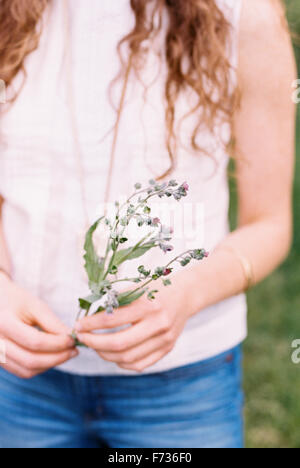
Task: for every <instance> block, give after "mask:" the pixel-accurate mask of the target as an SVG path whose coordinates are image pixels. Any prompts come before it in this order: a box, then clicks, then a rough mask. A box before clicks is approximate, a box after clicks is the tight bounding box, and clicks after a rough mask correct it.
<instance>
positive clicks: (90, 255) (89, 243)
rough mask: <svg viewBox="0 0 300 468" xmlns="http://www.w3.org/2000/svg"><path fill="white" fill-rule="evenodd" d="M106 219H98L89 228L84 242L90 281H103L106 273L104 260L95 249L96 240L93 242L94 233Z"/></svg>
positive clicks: (86, 268) (86, 266)
mask: <svg viewBox="0 0 300 468" xmlns="http://www.w3.org/2000/svg"><path fill="white" fill-rule="evenodd" d="M103 219H104V216H102V218H100V219H98V221H96V222H95V223H94V224H93V225H92V226H91V227H90V229H89V230H88V232H87V234H86V237H85V244H84V250H85V255H84V260H85V265H84V267H85V270H86V272H87V275H88V278H89V281H90V282H91V283H96V284H97V283H99V281H101V279H102V277H103V274H104V260H102V259H101V258H100V257H99V256H98V255H97V252H96V250H95V246H94V242H93V234H94V232H95V231H96V229H97V227H98V226H99V224H100V223H101V221H102V220H103Z"/></svg>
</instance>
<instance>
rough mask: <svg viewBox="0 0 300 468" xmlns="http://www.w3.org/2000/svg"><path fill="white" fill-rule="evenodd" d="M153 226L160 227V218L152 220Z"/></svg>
mask: <svg viewBox="0 0 300 468" xmlns="http://www.w3.org/2000/svg"><path fill="white" fill-rule="evenodd" d="M152 224H153V226H158V225H159V224H160V219H159V218H154V219H152Z"/></svg>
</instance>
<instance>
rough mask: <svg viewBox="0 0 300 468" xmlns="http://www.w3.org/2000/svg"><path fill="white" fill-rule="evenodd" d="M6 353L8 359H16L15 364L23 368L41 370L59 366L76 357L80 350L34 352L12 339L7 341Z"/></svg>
mask: <svg viewBox="0 0 300 468" xmlns="http://www.w3.org/2000/svg"><path fill="white" fill-rule="evenodd" d="M6 355H7V358H8V359H10V360H12V361H14V363H15V364H17V365H19V366H21V367H22V368H23V369H26V370H29V371H41V370H47V369H52V368H53V367H57V366H59V365H60V364H63V363H64V362H66V361H69V360H70V359H73V358H75V357H76V356H78V351H77V350H74V349H73V350H68V351H64V352H60V353H53V354H50V353H49V354H40V353H32V352H30V351H27V350H25V349H23V348H21V347H20V346H18V345H17V344H15V343H13V342H11V341H7V342H6Z"/></svg>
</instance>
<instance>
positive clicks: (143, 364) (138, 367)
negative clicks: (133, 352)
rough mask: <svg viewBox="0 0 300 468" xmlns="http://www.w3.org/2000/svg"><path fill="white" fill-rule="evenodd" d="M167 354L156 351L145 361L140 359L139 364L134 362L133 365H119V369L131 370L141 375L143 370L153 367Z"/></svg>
mask: <svg viewBox="0 0 300 468" xmlns="http://www.w3.org/2000/svg"><path fill="white" fill-rule="evenodd" d="M167 354H168V352H166V351H162V350H160V351H157V352H156V353H153V354H151V355H150V356H148V357H147V358H145V359H142V360H141V361H139V362H135V363H134V364H120V365H119V367H121V368H122V369H126V370H132V371H134V372H138V373H141V372H143V371H144V370H145V369H148V368H149V367H151V366H154V364H156V363H157V362H158V361H160V360H161V359H162V358H163V357H165V356H166V355H167Z"/></svg>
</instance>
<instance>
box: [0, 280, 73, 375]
mask: <svg viewBox="0 0 300 468" xmlns="http://www.w3.org/2000/svg"><path fill="white" fill-rule="evenodd" d="M35 327H39V329H40V330H43V331H39V330H37V329H36V328H35ZM68 333H69V331H68V329H67V327H65V326H64V325H63V324H62V323H61V322H60V321H59V320H58V319H57V318H56V317H55V315H54V314H53V313H52V312H51V310H49V309H48V307H47V306H46V305H45V304H44V303H43V302H41V301H40V300H38V299H36V298H35V297H32V296H31V295H30V294H29V293H28V292H27V291H25V290H23V289H22V288H20V287H19V286H17V285H15V284H14V283H13V282H12V281H10V280H9V279H8V278H7V277H6V276H5V275H4V274H2V273H0V339H1V340H4V343H5V350H6V364H2V367H3V368H4V369H6V370H8V371H9V372H11V373H12V374H15V375H16V376H18V377H21V378H26V379H27V378H32V377H34V376H35V375H37V374H40V373H42V372H45V371H47V370H48V369H50V368H53V367H56V366H57V365H59V364H62V363H63V362H65V361H68V360H69V359H71V358H73V357H75V356H77V355H78V352H77V351H76V350H75V349H74V341H73V340H72V338H70V336H68Z"/></svg>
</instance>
